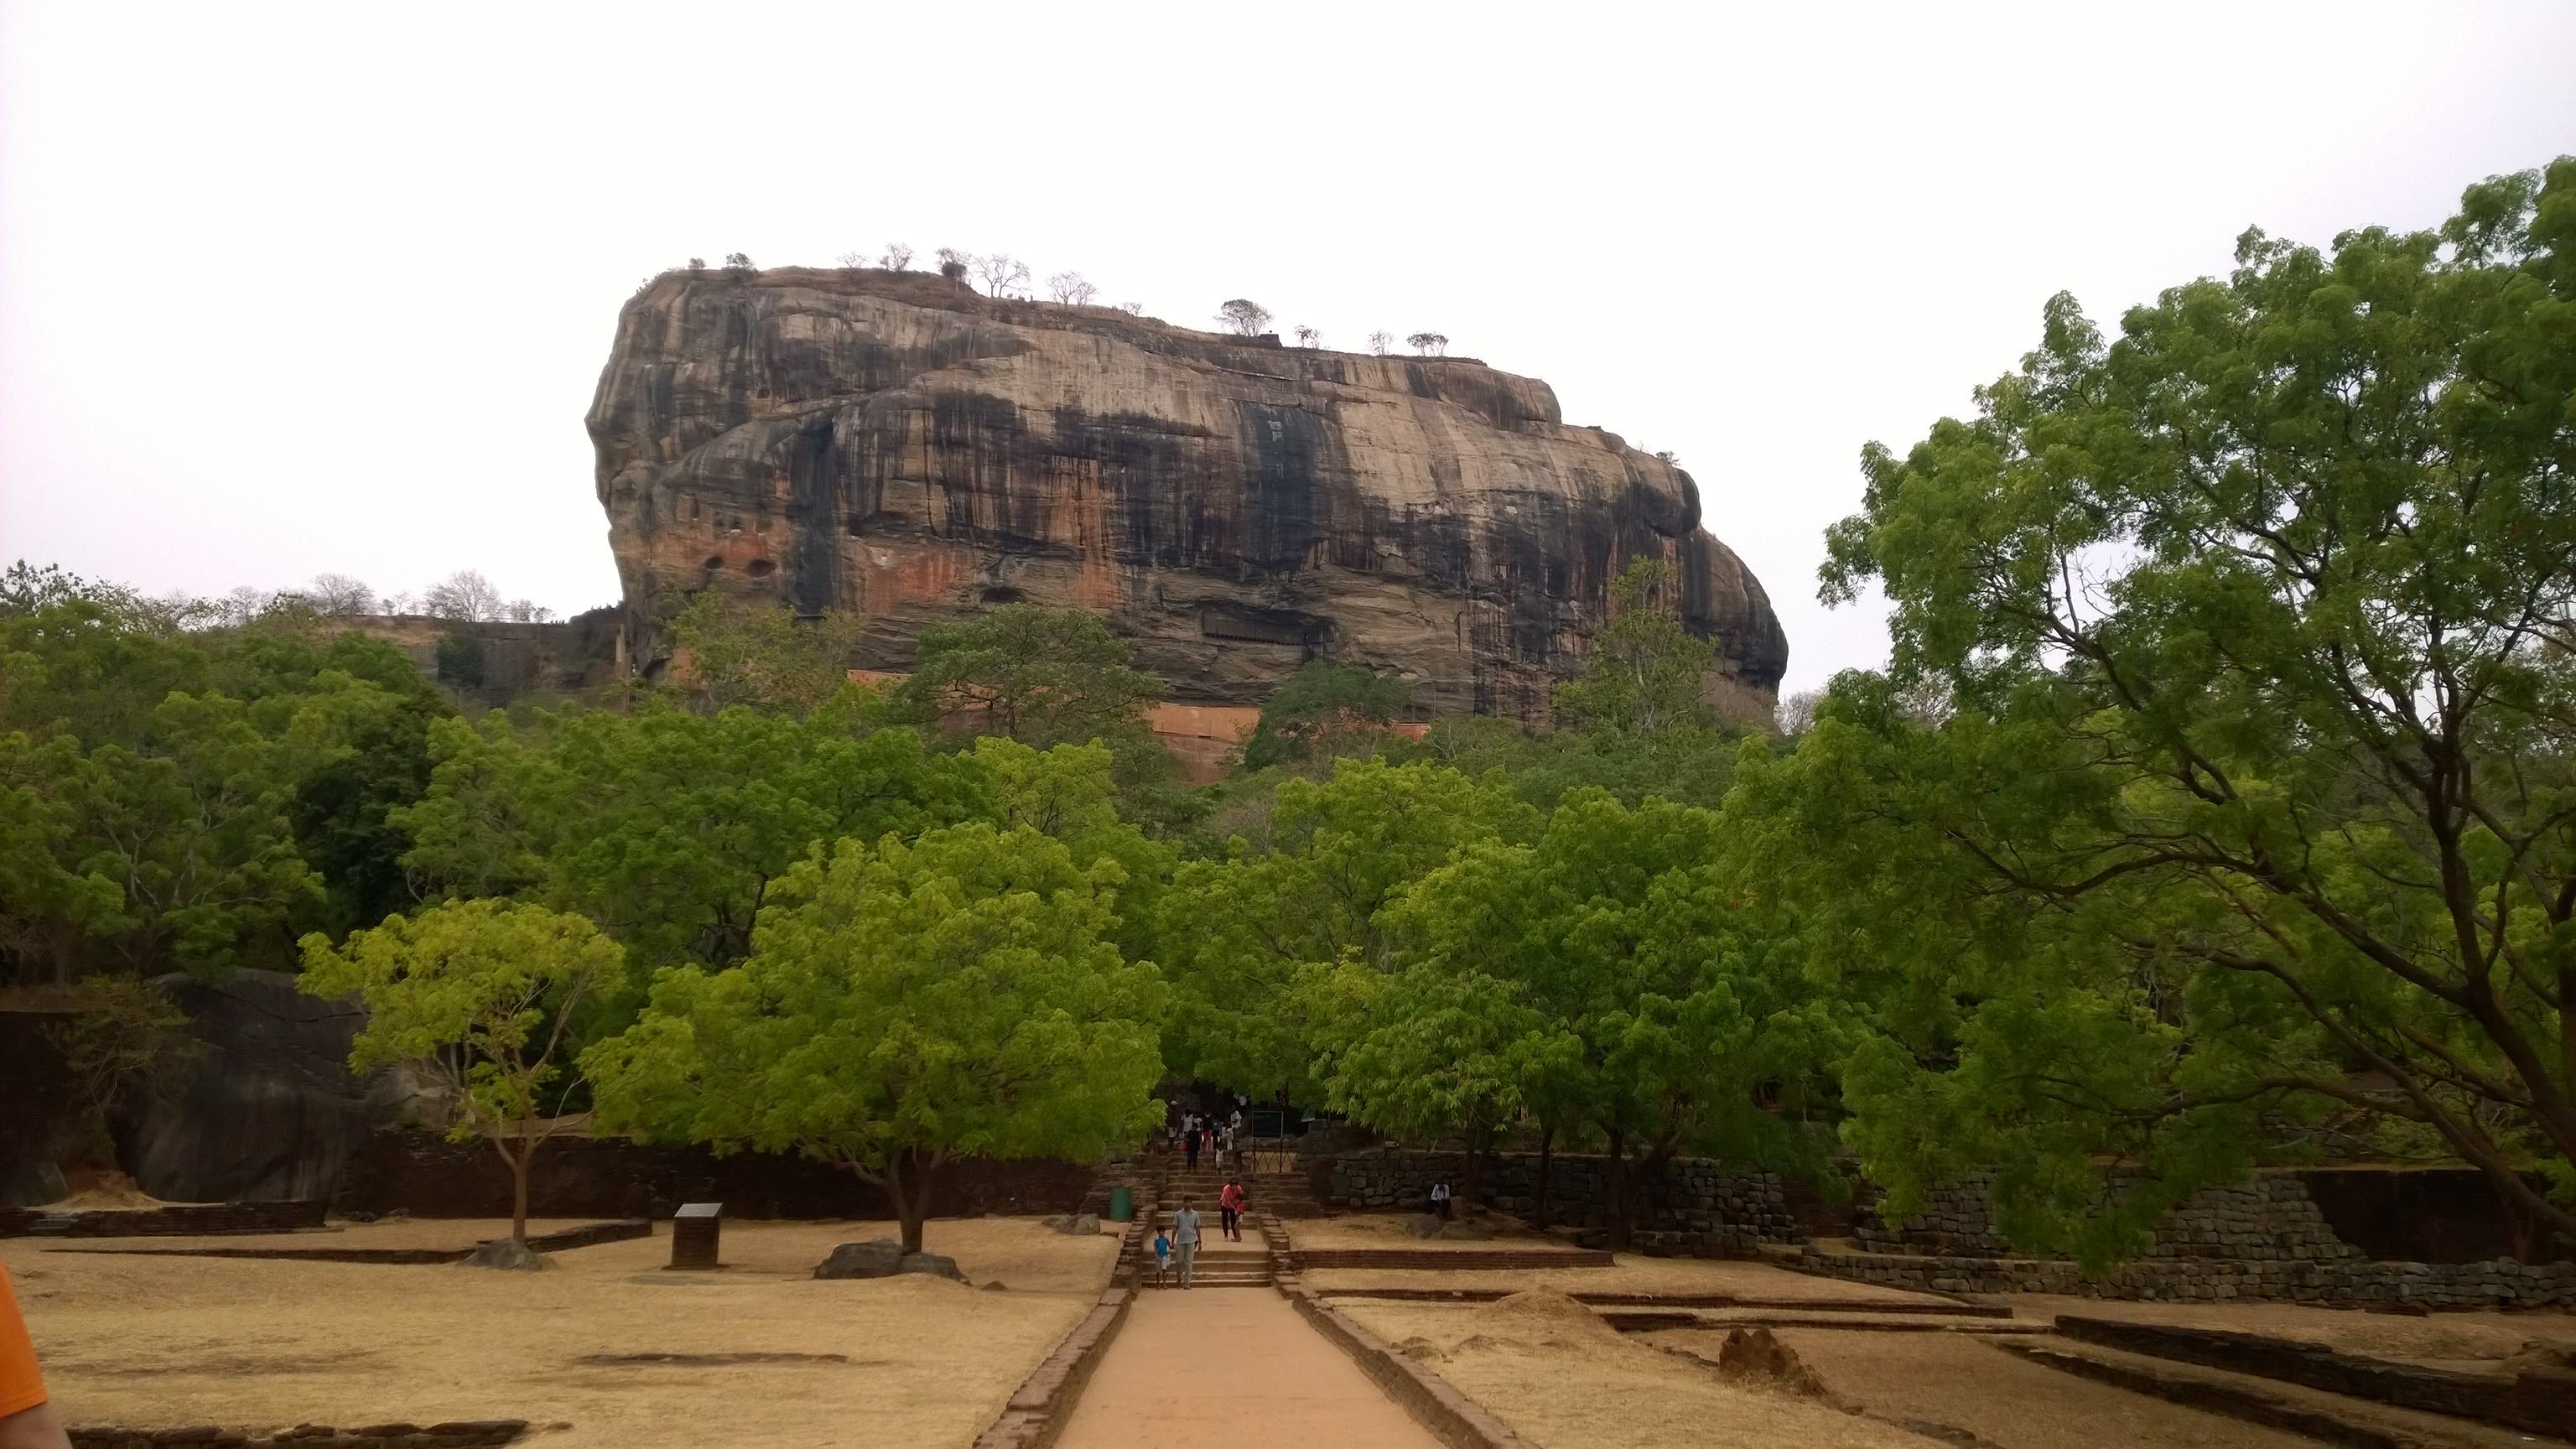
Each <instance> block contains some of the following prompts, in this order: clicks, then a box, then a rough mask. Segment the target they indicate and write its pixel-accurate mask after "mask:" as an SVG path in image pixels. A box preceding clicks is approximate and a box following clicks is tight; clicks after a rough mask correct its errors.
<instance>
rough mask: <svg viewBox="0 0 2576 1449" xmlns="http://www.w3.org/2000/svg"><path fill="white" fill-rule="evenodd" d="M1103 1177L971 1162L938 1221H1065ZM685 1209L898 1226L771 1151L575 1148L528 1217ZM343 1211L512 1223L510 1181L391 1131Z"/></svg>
mask: <svg viewBox="0 0 2576 1449" xmlns="http://www.w3.org/2000/svg"><path fill="white" fill-rule="evenodd" d="M1092 1176H1093V1170H1092V1169H1091V1168H1088V1167H1084V1166H1082V1165H1080V1164H1077V1163H1071V1162H1059V1161H1054V1160H1051V1159H1034V1160H1029V1161H1020V1162H988V1161H981V1160H972V1159H969V1160H962V1161H956V1162H951V1163H948V1164H946V1165H944V1166H942V1167H941V1168H940V1170H939V1178H938V1181H937V1183H936V1185H935V1186H934V1187H933V1188H932V1191H931V1199H930V1210H931V1214H932V1215H933V1216H935V1217H975V1216H979V1215H981V1214H984V1213H988V1212H996V1213H1015V1214H1016V1213H1064V1212H1074V1211H1077V1210H1078V1209H1080V1208H1081V1206H1082V1200H1083V1197H1084V1195H1085V1194H1086V1193H1088V1192H1089V1191H1090V1190H1091V1180H1092ZM684 1202H721V1203H723V1204H724V1205H725V1216H727V1217H732V1218H887V1217H892V1216H893V1215H894V1212H893V1208H892V1207H891V1206H890V1205H889V1204H888V1203H887V1201H886V1197H885V1194H884V1192H882V1191H881V1190H879V1189H878V1188H875V1187H872V1186H870V1185H868V1184H866V1183H863V1182H861V1181H859V1180H858V1179H857V1178H856V1177H854V1176H852V1175H851V1174H849V1173H848V1172H845V1171H843V1170H841V1169H839V1168H836V1167H830V1166H827V1165H825V1164H823V1163H820V1162H813V1161H809V1160H807V1159H805V1158H802V1157H783V1156H775V1155H772V1154H769V1153H762V1152H743V1153H736V1154H734V1155H733V1156H730V1157H718V1156H716V1155H715V1154H714V1153H712V1152H709V1151H707V1150H705V1149H704V1148H697V1147H653V1146H647V1145H644V1144H642V1143H636V1142H629V1141H626V1140H624V1139H622V1138H596V1137H566V1138H562V1139H560V1140H558V1141H554V1142H549V1143H547V1144H546V1145H545V1146H544V1147H542V1148H540V1149H539V1150H538V1152H537V1160H536V1166H535V1168H534V1169H533V1170H532V1171H531V1172H530V1174H529V1178H528V1209H529V1211H530V1212H531V1213H534V1214H535V1215H537V1216H539V1217H550V1218H636V1217H645V1218H667V1217H669V1216H670V1215H671V1213H672V1211H673V1210H674V1209H676V1208H678V1207H679V1205H680V1204H682V1203H684ZM333 1206H334V1207H336V1208H338V1209H339V1210H340V1211H343V1212H374V1213H383V1212H390V1211H392V1210H393V1209H395V1208H404V1209H407V1210H409V1211H410V1212H412V1213H414V1214H415V1215H417V1216H420V1217H455V1218H463V1217H475V1218H480V1217H507V1216H509V1213H510V1175H509V1173H508V1171H507V1170H506V1169H504V1168H503V1167H502V1165H501V1161H500V1159H499V1157H497V1156H496V1155H495V1154H494V1153H493V1151H492V1149H491V1148H490V1147H489V1146H487V1145H485V1144H484V1143H482V1142H479V1141H475V1142H450V1141H448V1140H447V1139H446V1138H445V1137H444V1136H443V1135H441V1134H439V1133H435V1132H420V1131H411V1130H402V1129H396V1130H389V1131H384V1132H378V1133H376V1134H374V1135H373V1136H372V1137H370V1138H369V1139H368V1140H367V1141H366V1142H365V1143H363V1144H362V1145H361V1146H360V1148H359V1150H358V1153H357V1156H356V1158H355V1160H354V1161H353V1162H352V1163H351V1165H350V1172H349V1180H348V1182H347V1184H346V1185H345V1186H344V1187H343V1188H342V1189H341V1193H340V1196H339V1197H338V1198H337V1199H335V1200H334V1202H333Z"/></svg>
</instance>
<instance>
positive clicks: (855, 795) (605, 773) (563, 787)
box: [396, 699, 984, 968]
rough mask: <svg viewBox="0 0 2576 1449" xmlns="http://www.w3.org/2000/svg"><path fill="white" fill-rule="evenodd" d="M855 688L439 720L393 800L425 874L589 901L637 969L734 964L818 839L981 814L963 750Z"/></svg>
mask: <svg viewBox="0 0 2576 1449" xmlns="http://www.w3.org/2000/svg"><path fill="white" fill-rule="evenodd" d="M862 707H863V705H862V702H861V701H857V700H855V699H844V700H842V701H840V702H838V703H836V704H834V705H831V706H827V707H824V708H820V709H816V710H814V711H813V712H811V713H809V714H806V715H803V716H797V715H792V714H779V713H770V712H764V711H760V710H754V709H751V708H748V707H746V706H740V705H736V706H731V707H728V708H726V709H723V710H720V711H718V712H716V713H714V714H712V715H708V714H698V713H695V712H692V711H690V710H686V709H682V708H678V707H676V706H674V705H671V704H667V703H659V702H648V703H646V704H645V705H643V706H642V707H639V708H637V709H636V710H634V711H633V712H631V713H624V714H619V713H611V712H608V711H601V710H573V711H568V712H564V713H561V714H550V715H543V716H540V717H539V718H538V719H537V720H536V721H535V722H533V723H531V724H528V725H519V724H515V723H513V722H511V721H510V720H509V719H508V718H506V717H505V716H501V715H497V714H496V715H492V716H489V717H487V718H486V719H485V720H484V721H482V722H481V723H480V724H468V723H466V722H464V721H461V720H451V721H444V722H442V723H441V724H439V725H438V726H437V727H436V728H435V729H434V731H433V732H432V737H431V747H432V750H433V752H434V754H435V756H436V758H437V765H436V768H435V770H434V773H433V775H432V780H431V785H430V790H429V793H428V795H427V796H426V797H425V798H424V799H423V800H422V801H421V802H420V803H419V804H418V805H417V806H414V807H411V808H410V809H407V810H404V811H400V812H397V816H396V819H397V823H398V824H400V825H401V827H402V828H403V829H405V830H407V831H408V832H409V833H410V835H411V837H412V839H413V841H414V845H413V848H412V849H411V851H410V853H409V854H408V855H407V856H406V857H405V861H406V864H407V865H408V866H409V867H410V868H411V869H412V870H413V871H414V872H415V873H416V874H417V875H418V876H419V877H420V879H421V881H422V882H423V885H424V887H425V888H426V889H428V890H431V891H434V892H439V893H446V894H455V895H514V896H520V897H523V898H526V899H529V900H534V901H538V902H541V903H544V904H548V905H551V906H554V907H556V908H558V909H563V910H573V911H578V912H580V913H581V914H583V915H585V916H588V917H589V918H590V919H592V920H594V921H597V922H598V923H599V924H600V925H601V927H602V928H604V929H606V930H607V931H608V932H609V933H610V934H612V935H614V936H616V937H617V938H618V939H619V940H620V941H622V942H624V943H625V944H626V946H627V948H628V949H629V950H630V951H631V952H632V953H633V956H634V960H635V962H636V964H637V965H638V966H639V967H645V968H649V967H653V966H664V965H674V964H677V963H680V962H683V961H696V962H701V963H704V964H708V965H713V966H727V965H731V964H732V963H734V962H736V961H739V960H741V959H742V958H743V957H744V956H745V955H746V954H748V953H749V951H750V949H751V936H752V927H753V923H754V921H755V920H756V919H757V917H758V915H759V912H760V908H761V906H762V904H763V902H764V901H765V899H766V897H767V894H768V891H769V888H770V885H771V883H772V882H773V881H775V880H776V879H777V878H778V877H779V876H780V875H781V874H783V873H784V872H785V871H786V870H787V869H788V868H789V867H790V866H792V865H794V864H795V863H796V862H797V861H799V860H801V859H803V858H804V857H805V855H806V854H807V852H808V851H809V850H810V849H811V848H812V846H813V844H814V842H816V841H818V840H824V841H828V840H835V839H839V838H842V837H844V836H855V837H859V838H864V839H874V838H875V837H877V836H878V835H881V834H883V833H885V832H887V831H896V832H901V833H906V834H910V833H917V832H919V831H921V830H924V829H927V828H930V827H932V826H936V825H942V824H948V823H952V822H954V821H958V820H962V819H965V818H968V817H969V816H972V815H975V814H978V813H980V812H981V811H982V810H983V808H984V797H983V792H982V786H981V782H980V780H979V779H978V776H977V772H976V771H975V769H974V768H973V766H972V765H971V764H969V763H965V762H961V761H959V760H956V759H953V758H949V757H944V756H939V755H935V754H933V753H931V752H930V751H929V750H928V749H926V748H925V746H924V744H923V742H922V739H921V737H920V736H919V735H918V734H917V733H915V732H914V731H912V730H909V729H900V728H896V729H878V730H867V729H864V728H863V727H862V726H861V725H860V723H859V722H858V721H857V719H856V718H855V716H854V715H853V714H852V713H851V712H852V711H854V710H858V709H861V708H862Z"/></svg>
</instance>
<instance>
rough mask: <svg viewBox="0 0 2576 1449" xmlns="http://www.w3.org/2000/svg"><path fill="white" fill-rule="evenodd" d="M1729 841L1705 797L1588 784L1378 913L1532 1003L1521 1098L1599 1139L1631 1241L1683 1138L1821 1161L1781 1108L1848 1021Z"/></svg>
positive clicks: (1777, 1161)
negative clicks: (1733, 859) (1636, 802)
mask: <svg viewBox="0 0 2576 1449" xmlns="http://www.w3.org/2000/svg"><path fill="white" fill-rule="evenodd" d="M1722 839H1723V832H1722V830H1721V827H1720V822H1719V818H1718V817H1717V816H1716V815H1715V814H1714V813H1712V812H1710V811H1706V810H1700V809H1696V808H1693V807H1690V806H1684V805H1674V804H1671V803H1669V802H1666V801H1662V800H1649V801H1647V802H1646V803H1645V804H1644V805H1643V806H1641V807H1639V808H1637V809H1635V810H1630V809H1629V808H1627V807H1626V806H1624V805H1621V804H1620V803H1619V802H1618V801H1617V800H1615V799H1613V798H1611V797H1610V796H1609V795H1608V794H1607V793H1605V792H1601V791H1597V790H1585V791H1579V792H1577V793H1575V794H1573V795H1570V796H1568V797H1567V798H1566V800H1565V802H1564V803H1563V804H1561V805H1560V806H1558V807H1557V811H1556V814H1555V815H1554V816H1553V817H1551V818H1550V819H1549V821H1548V825H1547V829H1546V832H1545V833H1544V834H1543V835H1541V836H1540V837H1539V838H1538V839H1537V840H1536V841H1535V842H1533V843H1531V844H1527V845H1504V844H1487V845H1480V846H1477V847H1474V848H1472V849H1470V850H1468V851H1467V852H1465V853H1464V854H1463V855H1461V856H1460V857H1459V859H1458V860H1457V861H1456V862H1455V863H1453V864H1451V865H1448V866H1445V867H1443V868H1441V869H1439V870H1437V871H1434V872H1432V873H1431V874H1430V875H1429V876H1427V877H1425V878H1424V879H1423V880H1422V881H1421V882H1419V883H1418V884H1416V885H1415V886H1413V887H1412V888H1411V889H1410V890H1409V891H1407V892H1406V893H1405V895H1404V897H1403V898H1402V899H1401V900H1400V901H1397V902H1395V903H1393V904H1392V905H1390V906H1389V908H1388V909H1387V911H1386V912H1385V917H1386V925H1387V927H1388V929H1389V930H1390V931H1392V932H1393V933H1394V935H1395V936H1396V938H1397V940H1398V941H1399V942H1401V943H1402V955H1403V957H1404V959H1406V960H1407V961H1408V962H1409V963H1411V966H1410V969H1416V970H1426V971H1432V972H1437V973H1440V974H1441V975H1444V976H1447V977H1449V978H1451V979H1452V980H1456V981H1472V980H1473V979H1474V978H1475V977H1478V976H1483V977H1490V978H1492V979H1493V980H1494V981H1496V982H1500V983H1503V984H1504V986H1505V987H1507V988H1508V990H1509V992H1510V993H1511V994H1512V996H1513V997H1515V998H1516V1000H1515V1001H1514V1006H1515V1007H1518V1008H1525V1009H1526V1010H1527V1011H1528V1012H1529V1013H1530V1015H1529V1016H1527V1017H1517V1016H1515V1018H1513V1020H1516V1021H1517V1022H1518V1023H1519V1024H1518V1025H1515V1026H1512V1027H1510V1028H1509V1029H1510V1030H1512V1031H1513V1032H1515V1033H1516V1034H1517V1036H1516V1039H1518V1040H1522V1041H1524V1042H1525V1043H1526V1045H1525V1046H1523V1047H1522V1048H1521V1049H1520V1050H1519V1052H1518V1053H1517V1057H1518V1060H1517V1062H1516V1063H1515V1066H1516V1067H1517V1068H1518V1077H1517V1089H1518V1095H1519V1097H1520V1099H1521V1100H1522V1101H1524V1102H1526V1103H1528V1104H1529V1105H1530V1106H1531V1107H1532V1108H1533V1110H1534V1111H1539V1112H1541V1113H1543V1114H1544V1115H1546V1116H1548V1117H1549V1118H1550V1119H1552V1120H1567V1119H1572V1120H1575V1121H1580V1122H1583V1123H1586V1124H1588V1125H1589V1126H1590V1127H1591V1128H1592V1130H1594V1131H1596V1132H1597V1133H1598V1134H1599V1135H1600V1137H1601V1139H1602V1141H1603V1143H1604V1144H1605V1145H1606V1148H1607V1153H1608V1163H1607V1165H1608V1168H1609V1182H1608V1193H1607V1198H1608V1202H1607V1205H1606V1206H1607V1213H1606V1217H1607V1220H1608V1227H1609V1231H1610V1235H1611V1240H1612V1242H1613V1243H1614V1244H1615V1245H1618V1246H1623V1247H1624V1246H1626V1244H1627V1243H1628V1241H1629V1239H1630V1235H1631V1233H1632V1231H1633V1228H1634V1224H1635V1221H1636V1216H1637V1196H1638V1189H1639V1187H1640V1185H1641V1184H1642V1183H1644V1182H1647V1181H1651V1180H1652V1179H1653V1178H1654V1177H1655V1176H1656V1175H1658V1174H1659V1173H1660V1172H1661V1171H1662V1169H1663V1168H1664V1166H1665V1165H1666V1164H1667V1163H1669V1162H1670V1161H1671V1160H1672V1158H1673V1157H1674V1156H1675V1155H1677V1154H1679V1153H1681V1152H1683V1151H1685V1150H1696V1151H1701V1152H1707V1153H1710V1154H1712V1155H1719V1156H1727V1157H1735V1158H1741V1159H1746V1160H1750V1161H1754V1162H1760V1163H1764V1164H1766V1165H1772V1166H1785V1167H1795V1168H1799V1169H1802V1170H1806V1171H1818V1170H1821V1167H1822V1160H1823V1153H1822V1150H1821V1145H1820V1144H1819V1143H1818V1142H1817V1141H1816V1140H1815V1139H1814V1138H1813V1137H1812V1136H1810V1135H1809V1134H1806V1133H1804V1132H1802V1131H1800V1130H1799V1128H1798V1127H1797V1126H1795V1125H1794V1124H1792V1123H1791V1122H1789V1121H1788V1120H1786V1119H1785V1118H1784V1117H1783V1116H1781V1115H1779V1114H1776V1113H1774V1112H1773V1111H1771V1110H1769V1108H1770V1106H1771V1105H1772V1099H1776V1098H1777V1097H1778V1096H1779V1095H1781V1093H1782V1092H1783V1090H1784V1089H1792V1088H1795V1087H1798V1086H1800V1085H1805V1084H1812V1083H1813V1082H1814V1081H1815V1080H1816V1079H1817V1078H1819V1077H1820V1076H1821V1075H1822V1074H1823V1072H1824V1071H1825V1069H1826V1068H1827V1066H1828V1065H1829V1064H1830V1063H1831V1062H1832V1061H1833V1060H1834V1059H1835V1057H1836V1055H1837V1049H1838V1042H1839V1040H1840V1033H1841V1030H1842V1028H1841V1026H1840V1024H1839V1021H1838V1017H1837V1013H1836V1012H1835V1010H1834V1009H1833V1008H1832V1007H1831V1005H1830V1004H1829V1003H1827V1002H1826V1001H1824V1000H1823V999H1822V998H1821V997H1819V996H1818V995H1817V994H1816V993H1815V992H1814V991H1813V990H1812V989H1811V988H1810V986H1809V984H1808V981H1807V978H1806V975H1805V973H1804V971H1803V969H1802V961H1801V954H1800V951H1799V949H1798V947H1799V944H1800V937H1799V935H1798V933H1797V932H1796V931H1795V929H1794V928H1793V927H1791V926H1789V925H1786V924H1784V923H1783V922H1782V921H1781V920H1780V919H1778V918H1776V917H1773V916H1770V915H1767V914H1764V913H1759V912H1756V911H1753V910H1750V909H1748V908H1747V906H1746V905H1745V903H1744V901H1743V900H1742V898H1741V895H1740V893H1739V891H1738V890H1737V889H1736V888H1735V887H1734V886H1733V885H1732V884H1731V883H1730V882H1729V880H1728V879H1727V877H1726V874H1725V873H1724V872H1723V871H1722V870H1719V869H1717V868H1715V865H1716V862H1718V861H1719V859H1720V854H1721V852H1720V847H1721V843H1722ZM1496 1039H1497V1040H1500V1039H1501V1038H1500V1037H1499V1036H1497V1038H1496Z"/></svg>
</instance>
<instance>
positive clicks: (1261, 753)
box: [1243, 659, 1413, 770]
mask: <svg viewBox="0 0 2576 1449" xmlns="http://www.w3.org/2000/svg"><path fill="white" fill-rule="evenodd" d="M1412 707H1413V691H1412V690H1411V689H1410V688H1408V687H1406V685H1405V683H1404V681H1403V680H1401V679H1397V678H1395V677H1393V676H1391V675H1385V674H1379V673H1377V672H1375V671H1374V670H1368V669H1360V668H1357V667H1354V666H1352V665H1348V664H1333V663H1330V662H1327V661H1325V660H1321V659H1318V660H1315V661H1313V662H1311V663H1308V664H1305V665H1301V666H1299V668H1298V670H1297V672H1296V673H1294V674H1291V675H1289V676H1288V677H1287V679H1285V680H1283V681H1281V683H1280V685H1279V688H1278V691H1277V692H1276V693H1274V694H1272V695H1271V696H1270V700H1269V702H1268V703H1267V704H1264V705H1263V706H1262V707H1261V719H1260V722H1259V723H1257V724H1255V725H1254V726H1253V729H1252V738H1251V739H1249V740H1246V741H1245V742H1244V747H1243V767H1244V768H1245V769H1247V770H1260V769H1267V768H1268V767H1270V766H1272V765H1283V764H1284V765H1304V764H1310V763H1313V762H1316V761H1319V760H1331V759H1336V758H1338V757H1340V756H1343V755H1354V754H1368V753H1370V752H1372V751H1374V750H1375V749H1376V748H1377V747H1378V746H1379V745H1380V744H1382V743H1383V742H1384V741H1385V740H1386V738H1387V726H1388V725H1390V724H1393V723H1394V722H1395V720H1396V719H1397V718H1398V717H1399V716H1401V715H1403V714H1404V712H1405V711H1407V710H1409V709H1411V708H1412Z"/></svg>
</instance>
